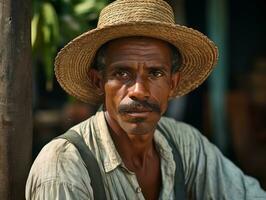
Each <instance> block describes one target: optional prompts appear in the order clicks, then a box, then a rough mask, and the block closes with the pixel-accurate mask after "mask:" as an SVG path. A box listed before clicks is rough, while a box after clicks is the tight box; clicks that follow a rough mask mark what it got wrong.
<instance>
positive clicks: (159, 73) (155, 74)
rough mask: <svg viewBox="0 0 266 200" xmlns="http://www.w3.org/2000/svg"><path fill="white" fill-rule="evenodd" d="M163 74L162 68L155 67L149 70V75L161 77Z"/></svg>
mask: <svg viewBox="0 0 266 200" xmlns="http://www.w3.org/2000/svg"><path fill="white" fill-rule="evenodd" d="M163 75H164V72H163V71H162V70H158V69H155V70H151V71H150V76H151V77H153V78H159V77H162V76H163Z"/></svg>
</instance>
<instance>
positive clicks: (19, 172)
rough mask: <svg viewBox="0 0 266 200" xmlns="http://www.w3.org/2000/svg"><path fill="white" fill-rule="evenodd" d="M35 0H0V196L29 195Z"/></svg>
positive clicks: (15, 199) (18, 198)
mask: <svg viewBox="0 0 266 200" xmlns="http://www.w3.org/2000/svg"><path fill="white" fill-rule="evenodd" d="M30 20H31V1H30V0H0V199H1V200H7V199H8V200H9V199H12V200H13V199H14V200H20V199H25V197H24V188H25V181H26V178H27V174H28V171H29V167H30V163H31V146H32V72H31V71H32V68H31V43H30V36H31V31H30V30H31V28H30V25H31V22H30Z"/></svg>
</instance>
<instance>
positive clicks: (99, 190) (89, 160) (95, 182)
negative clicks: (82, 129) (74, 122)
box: [57, 130, 106, 200]
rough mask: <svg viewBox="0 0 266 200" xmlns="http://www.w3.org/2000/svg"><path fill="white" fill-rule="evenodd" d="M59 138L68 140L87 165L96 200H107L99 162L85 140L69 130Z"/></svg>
mask: <svg viewBox="0 0 266 200" xmlns="http://www.w3.org/2000/svg"><path fill="white" fill-rule="evenodd" d="M57 138H61V139H66V140H67V141H68V142H70V143H71V144H73V145H74V146H75V147H76V148H77V150H78V151H79V154H80V156H81V158H82V160H83V161H84V162H85V164H86V168H87V171H88V173H89V175H90V179H91V187H92V190H93V195H94V199H95V200H105V199H106V196H105V190H104V185H103V181H102V175H101V172H100V168H99V166H98V163H97V160H96V158H95V157H94V155H93V154H92V152H91V151H90V149H89V147H88V146H87V145H86V144H85V142H84V140H83V138H82V137H81V136H80V135H79V134H78V133H77V132H76V131H74V130H69V131H67V132H66V133H64V134H63V135H60V136H58V137H57Z"/></svg>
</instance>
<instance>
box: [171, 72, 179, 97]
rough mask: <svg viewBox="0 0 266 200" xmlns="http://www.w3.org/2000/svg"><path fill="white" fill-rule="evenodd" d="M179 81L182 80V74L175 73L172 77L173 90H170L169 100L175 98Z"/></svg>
mask: <svg viewBox="0 0 266 200" xmlns="http://www.w3.org/2000/svg"><path fill="white" fill-rule="evenodd" d="M179 80H180V72H174V73H172V75H171V83H170V84H171V85H170V87H171V89H170V93H169V99H172V98H174V97H175V96H174V93H175V89H176V87H177V85H178V83H179Z"/></svg>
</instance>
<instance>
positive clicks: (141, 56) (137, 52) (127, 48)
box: [106, 37, 172, 63]
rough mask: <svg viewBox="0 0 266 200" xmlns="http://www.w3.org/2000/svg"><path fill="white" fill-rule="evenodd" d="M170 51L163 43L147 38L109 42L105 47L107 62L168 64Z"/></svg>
mask: <svg viewBox="0 0 266 200" xmlns="http://www.w3.org/2000/svg"><path fill="white" fill-rule="evenodd" d="M171 57H172V50H171V46H170V44H168V43H167V42H165V41H162V40H159V39H154V38H148V37H128V38H120V39H116V40H113V41H110V42H109V43H108V44H107V46H106V58H107V60H108V61H110V62H112V61H117V60H128V61H130V60H138V61H149V60H151V61H157V62H166V63H170V62H171Z"/></svg>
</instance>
